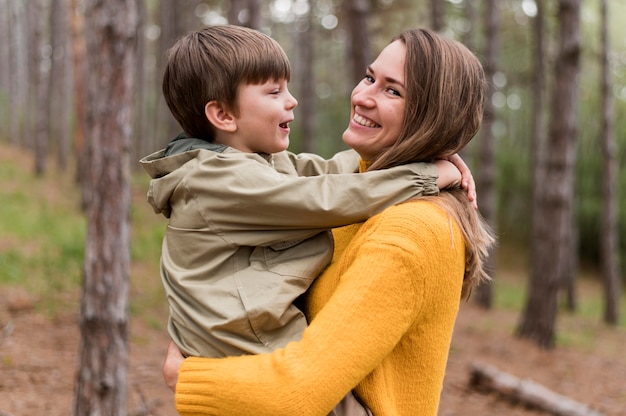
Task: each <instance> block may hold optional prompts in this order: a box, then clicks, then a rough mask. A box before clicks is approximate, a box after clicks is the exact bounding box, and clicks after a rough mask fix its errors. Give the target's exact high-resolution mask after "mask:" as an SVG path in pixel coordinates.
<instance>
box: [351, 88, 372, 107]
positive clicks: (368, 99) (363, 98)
mask: <svg viewBox="0 0 626 416" xmlns="http://www.w3.org/2000/svg"><path fill="white" fill-rule="evenodd" d="M371 88H372V86H371V85H368V86H359V85H357V86H356V87H355V88H354V90H352V103H353V104H355V105H360V106H362V107H373V106H374V104H375V102H374V98H373V95H372V92H373V91H372V90H371Z"/></svg>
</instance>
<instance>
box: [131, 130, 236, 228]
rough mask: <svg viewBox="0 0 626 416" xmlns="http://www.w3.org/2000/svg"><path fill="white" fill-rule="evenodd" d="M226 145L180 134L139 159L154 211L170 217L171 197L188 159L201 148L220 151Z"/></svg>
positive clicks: (186, 170)
mask: <svg viewBox="0 0 626 416" xmlns="http://www.w3.org/2000/svg"><path fill="white" fill-rule="evenodd" d="M227 148H228V146H225V145H222V144H215V143H210V142H207V141H206V140H201V139H196V138H193V137H187V136H186V135H185V134H184V133H181V134H179V135H178V136H177V137H176V138H174V140H172V141H171V142H170V143H169V144H168V145H167V147H166V148H165V149H162V150H159V151H157V152H154V153H152V154H150V155H148V156H146V157H144V158H142V159H141V160H140V163H141V166H143V168H144V169H145V170H146V172H148V174H149V175H150V177H151V178H152V180H151V181H150V188H149V189H148V203H150V205H152V208H153V209H154V212H155V213H157V214H163V215H165V216H166V217H168V218H169V216H170V213H171V206H170V202H169V201H170V198H171V196H172V194H173V192H174V190H175V189H176V187H177V186H178V184H179V183H180V182H181V180H182V179H183V178H184V177H185V175H187V173H188V169H181V167H183V165H185V164H186V163H187V162H189V161H190V160H193V159H195V158H196V157H197V155H198V152H199V151H200V150H203V149H204V150H210V151H213V152H217V153H222V152H223V151H224V150H226V149H227Z"/></svg>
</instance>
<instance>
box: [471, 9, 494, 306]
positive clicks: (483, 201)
mask: <svg viewBox="0 0 626 416" xmlns="http://www.w3.org/2000/svg"><path fill="white" fill-rule="evenodd" d="M485 27H486V35H485V37H486V41H487V44H486V51H485V62H484V69H485V76H486V78H487V80H488V85H489V87H488V90H487V99H486V100H485V110H484V117H483V124H482V129H481V138H480V147H479V160H480V164H479V166H480V169H479V171H478V178H477V182H478V183H477V187H478V189H479V194H478V196H479V202H480V205H479V206H480V211H481V213H482V215H483V216H484V218H485V220H486V221H487V223H488V224H489V225H490V226H491V227H492V229H493V230H494V232H495V231H496V230H497V223H498V221H497V206H498V200H497V193H496V170H497V169H496V168H497V167H496V160H495V153H496V139H495V137H494V134H493V123H494V121H495V117H496V114H495V109H494V106H493V101H492V99H491V98H492V96H493V94H494V93H495V89H494V87H493V82H492V80H493V77H494V75H495V73H496V72H497V68H498V55H499V53H500V35H499V28H500V11H499V8H498V5H497V4H496V0H487V3H486V9H485ZM495 259H496V252H495V249H493V250H492V252H491V255H490V256H489V260H488V263H487V265H486V266H487V271H488V272H489V274H491V271H492V270H494V269H495V267H494V265H495V261H496V260H495ZM475 296H476V298H475V299H476V301H477V302H478V304H479V305H481V306H482V307H484V308H486V309H490V308H491V305H492V302H493V300H492V298H493V295H492V283H491V282H487V283H485V284H482V285H480V286H479V287H478V288H477V289H476V292H475Z"/></svg>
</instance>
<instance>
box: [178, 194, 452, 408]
mask: <svg viewBox="0 0 626 416" xmlns="http://www.w3.org/2000/svg"><path fill="white" fill-rule="evenodd" d="M403 205H409V204H403ZM411 205H414V204H411ZM412 208H414V207H410V208H409V207H406V208H405V209H404V210H403V211H402V217H403V218H405V217H406V214H409V215H410V211H411V209H412ZM386 214H387V211H386V212H385V213H383V214H382V215H381V216H379V217H380V218H379V217H376V218H379V219H380V220H381V221H382V219H384V216H385V215H386ZM405 219H406V220H407V222H408V223H410V224H413V225H411V226H410V227H412V228H414V229H415V230H419V229H420V228H421V227H426V228H428V224H427V223H426V222H423V223H420V220H419V216H417V217H414V216H411V217H410V218H405ZM373 220H374V219H372V220H370V221H368V223H370V222H372V223H371V224H370V225H371V227H375V228H376V234H371V235H369V236H368V238H367V239H366V240H363V241H358V242H355V241H353V243H352V244H357V247H358V255H357V256H356V257H355V258H354V261H353V262H351V264H350V266H349V267H348V268H347V269H346V270H345V272H344V273H343V275H342V278H341V283H340V284H339V286H338V287H337V289H336V291H335V292H334V294H333V296H332V297H331V298H330V300H329V301H328V303H327V304H326V305H325V306H324V308H323V309H322V310H321V311H320V312H319V314H318V315H317V316H316V317H315V318H314V320H313V321H312V322H311V325H310V326H309V327H308V328H307V329H306V331H305V332H304V335H303V338H302V340H301V341H299V342H294V343H290V344H288V345H287V347H285V348H284V349H282V350H277V351H275V352H274V353H272V354H263V355H256V356H245V357H228V358H224V359H207V358H188V359H186V360H185V361H184V362H183V365H182V367H181V369H180V373H179V378H178V385H177V387H176V401H177V410H178V411H179V412H180V413H181V414H182V415H191V414H203V415H226V414H228V415H249V414H255V415H273V416H275V415H294V414H298V415H316V414H317V415H319V414H327V413H328V412H329V411H330V410H331V409H332V408H333V406H334V405H335V404H336V403H337V402H339V400H340V399H341V398H342V397H343V396H344V395H345V394H346V393H347V392H348V391H350V390H351V389H352V388H353V387H354V386H355V385H356V384H357V383H358V382H359V381H360V380H362V379H363V378H364V377H365V376H366V375H367V374H369V373H370V372H371V371H372V370H373V369H374V368H375V367H376V366H377V365H378V364H379V363H380V362H381V361H382V360H383V359H384V358H385V357H386V356H387V355H388V354H389V353H390V351H392V350H393V348H394V346H395V345H396V344H397V343H398V342H399V340H400V339H401V338H402V337H403V335H404V334H405V333H406V331H407V329H408V327H409V326H410V325H411V324H412V323H414V322H415V319H416V315H417V314H418V311H419V310H420V308H421V305H422V303H423V299H422V295H423V292H422V291H421V290H420V288H421V285H420V284H419V283H418V282H416V278H417V279H424V278H426V276H424V273H423V272H422V270H421V265H420V262H419V259H420V258H422V259H423V258H425V257H428V256H430V257H432V253H431V252H430V251H432V250H433V249H435V250H436V248H433V247H431V246H430V245H428V244H425V245H420V244H416V242H415V238H414V236H411V235H407V234H405V233H404V231H402V230H403V229H405V228H404V227H392V228H390V231H387V232H384V230H383V229H384V224H382V223H380V222H375V221H373ZM443 222H444V224H443V225H442V227H440V229H437V231H440V230H443V231H444V232H446V230H447V227H448V224H447V221H446V220H444V221H443ZM368 223H366V225H368ZM366 225H364V227H366ZM381 230H383V231H381ZM361 232H365V233H368V232H369V231H368V230H364V229H362V230H361ZM413 232H414V231H411V233H409V234H412V233H413ZM427 235H428V232H427ZM444 240H446V241H447V242H448V244H449V238H447V239H444ZM448 248H449V247H448ZM390 271H393V272H390Z"/></svg>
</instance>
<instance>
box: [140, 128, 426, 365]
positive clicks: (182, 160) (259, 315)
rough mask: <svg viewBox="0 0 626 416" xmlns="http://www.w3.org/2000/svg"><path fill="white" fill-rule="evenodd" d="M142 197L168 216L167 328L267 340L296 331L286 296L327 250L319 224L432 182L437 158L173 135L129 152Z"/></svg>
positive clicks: (226, 348) (224, 352)
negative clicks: (329, 152) (398, 159)
mask: <svg viewBox="0 0 626 416" xmlns="http://www.w3.org/2000/svg"><path fill="white" fill-rule="evenodd" d="M141 164H142V166H143V167H144V168H145V170H146V171H147V172H148V173H149V174H150V176H151V177H152V180H151V181H150V189H149V191H148V201H149V203H150V204H151V205H152V207H153V208H154V210H155V212H156V213H162V214H163V215H165V216H166V217H167V218H169V223H168V225H167V229H166V232H165V237H164V239H163V247H162V256H161V278H162V282H163V285H164V288H165V293H166V296H167V299H168V302H169V308H170V319H169V323H168V330H169V334H170V336H171V337H172V339H173V340H174V341H175V343H176V344H177V345H178V347H179V348H180V349H181V350H182V351H183V352H184V353H185V354H186V355H192V356H210V357H222V356H232V355H242V354H258V353H264V352H270V351H273V350H274V349H276V348H280V347H283V346H285V345H286V344H287V343H288V342H290V341H294V340H298V339H299V338H300V336H301V334H302V332H303V331H304V328H305V327H306V319H305V318H304V315H303V314H302V313H301V311H300V310H299V309H298V308H297V307H296V306H295V305H294V304H293V302H294V300H296V298H297V297H298V296H300V295H301V294H303V293H304V292H305V291H306V290H307V289H308V287H309V286H310V284H311V283H312V281H313V280H314V279H315V278H316V277H317V276H318V275H319V274H320V273H321V271H322V270H324V268H325V267H326V265H327V264H328V263H329V262H330V260H331V257H332V251H333V250H332V249H333V242H332V236H331V233H330V232H329V231H328V230H329V229H330V228H333V227H337V226H342V225H346V224H351V223H356V222H360V221H363V220H365V219H367V218H369V217H370V216H372V215H374V214H376V213H378V212H380V211H381V210H382V209H384V208H386V207H387V206H390V205H393V204H396V203H399V202H402V201H404V200H406V199H408V198H411V197H414V196H418V195H422V194H423V195H432V194H437V193H438V189H437V187H436V179H437V175H438V173H437V169H436V168H435V167H434V165H431V164H420V163H416V164H411V165H406V166H401V167H397V168H392V169H386V170H381V171H376V172H366V173H362V174H355V173H354V172H357V171H358V155H357V154H356V152H354V151H352V150H349V151H345V152H340V153H338V154H337V155H336V156H335V157H333V158H332V159H329V160H325V159H323V158H321V157H319V156H316V155H311V154H300V155H295V154H293V153H290V152H281V153H277V154H274V155H261V154H256V153H244V152H240V151H238V150H235V149H233V148H230V147H225V146H221V145H215V144H211V143H208V142H204V141H201V140H198V139H189V138H180V139H177V140H175V141H173V142H172V143H171V144H170V146H169V147H168V148H167V149H164V150H161V151H158V152H156V153H153V154H151V155H149V156H146V157H145V158H143V159H142V160H141Z"/></svg>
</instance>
